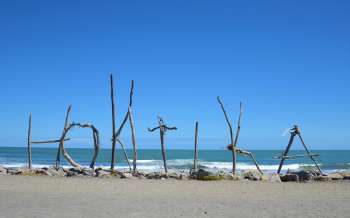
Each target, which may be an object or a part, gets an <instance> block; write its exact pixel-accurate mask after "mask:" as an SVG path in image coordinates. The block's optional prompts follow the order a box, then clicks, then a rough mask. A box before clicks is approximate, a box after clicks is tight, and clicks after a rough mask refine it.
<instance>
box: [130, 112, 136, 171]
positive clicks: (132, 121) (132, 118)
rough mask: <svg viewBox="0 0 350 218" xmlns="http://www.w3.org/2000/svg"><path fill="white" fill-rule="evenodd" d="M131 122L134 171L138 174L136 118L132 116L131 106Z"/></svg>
mask: <svg viewBox="0 0 350 218" xmlns="http://www.w3.org/2000/svg"><path fill="white" fill-rule="evenodd" d="M128 111H129V121H130V127H131V138H132V146H133V151H134V158H133V164H132V165H133V171H134V173H136V161H137V146H136V139H135V138H136V137H135V128H134V117H133V114H132V110H131V107H130V106H129V110H128Z"/></svg>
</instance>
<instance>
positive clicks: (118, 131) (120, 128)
mask: <svg viewBox="0 0 350 218" xmlns="http://www.w3.org/2000/svg"><path fill="white" fill-rule="evenodd" d="M133 96H134V80H131V88H130V94H129V107H132V103H133ZM128 118H129V111H127V112H126V114H125V116H124V119H123V121H122V123H121V124H120V127H119V128H118V130H117V132H115V133H114V134H115V137H116V138H118V137H119V136H120V134H121V133H122V130H123V128H124V126H125V124H126V122H127V121H128Z"/></svg>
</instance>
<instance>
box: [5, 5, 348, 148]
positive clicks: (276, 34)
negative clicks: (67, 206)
mask: <svg viewBox="0 0 350 218" xmlns="http://www.w3.org/2000/svg"><path fill="white" fill-rule="evenodd" d="M349 23H350V3H349V2H348V1H244V2H243V1H205V0H200V1H180V0H179V1H0V27H1V30H0V31H1V32H0V33H1V34H0V48H1V49H0V75H1V85H0V99H1V102H2V104H1V108H0V120H1V122H0V146H6V145H11V146H12V145H25V138H26V131H27V130H26V128H27V119H28V118H27V117H28V113H29V112H32V113H33V138H35V139H45V138H57V137H59V135H60V133H61V131H62V126H63V122H64V115H65V111H66V108H67V106H68V105H69V104H72V105H73V111H72V120H74V121H81V122H85V121H86V122H91V123H94V124H95V125H96V126H97V127H98V128H99V130H100V132H101V137H102V139H103V144H104V146H106V147H109V146H110V145H109V138H110V136H111V112H110V100H109V86H108V82H109V81H108V76H109V73H110V72H113V74H114V76H115V83H116V100H117V123H118V124H119V123H120V120H121V119H122V116H123V115H124V113H125V111H126V109H127V103H128V102H127V101H128V100H127V98H128V92H129V85H130V80H131V79H134V80H135V98H134V102H135V105H134V106H135V107H134V113H135V125H136V130H137V132H136V134H137V137H138V144H139V147H141V148H149V147H152V146H156V147H157V146H158V134H156V133H148V132H147V127H153V126H154V125H156V117H157V115H161V116H162V117H163V118H164V119H165V121H166V122H167V123H168V124H169V125H175V126H177V127H178V128H179V130H178V131H177V132H174V133H169V134H168V135H167V136H168V138H169V147H170V148H184V147H191V146H192V141H193V134H194V133H193V129H194V123H195V121H196V120H198V121H199V122H200V137H201V144H202V147H204V148H219V147H223V146H225V144H226V142H228V140H227V137H228V131H227V127H226V123H225V120H224V117H223V114H222V112H221V111H220V108H219V106H218V104H217V102H216V96H218V95H220V96H221V97H222V99H223V101H224V103H225V105H226V108H227V110H228V112H229V115H230V118H231V119H232V122H233V123H234V125H236V123H237V122H236V120H237V118H238V111H239V101H242V102H243V103H244V118H243V121H242V131H241V140H240V144H241V145H242V146H245V147H249V146H250V147H254V148H264V147H268V146H270V147H271V148H281V147H284V146H285V144H286V142H287V141H288V136H284V137H283V136H282V133H283V131H284V130H285V129H286V128H288V127H289V126H291V125H292V124H294V123H296V124H299V125H300V126H301V127H302V130H303V133H304V137H305V140H306V141H307V142H308V144H310V145H313V146H316V145H319V147H317V146H316V148H325V147H327V146H328V148H334V147H337V148H347V149H349V148H350V146H348V145H350V134H349V132H350V116H349V111H350V102H349V93H350V88H349V82H350V72H349V71H350V62H349V60H350V41H349V39H350V28H349ZM73 135H74V136H76V137H78V138H87V139H88V138H89V137H90V134H89V131H88V130H77V131H75V132H74V133H73ZM129 135H130V133H129V129H126V130H125V132H124V134H123V135H122V137H123V138H125V140H128V139H129V137H130V136H129ZM78 142H79V141H77V142H76V143H77V144H79V143H78ZM83 144H84V143H83ZM267 145H268V146H267Z"/></svg>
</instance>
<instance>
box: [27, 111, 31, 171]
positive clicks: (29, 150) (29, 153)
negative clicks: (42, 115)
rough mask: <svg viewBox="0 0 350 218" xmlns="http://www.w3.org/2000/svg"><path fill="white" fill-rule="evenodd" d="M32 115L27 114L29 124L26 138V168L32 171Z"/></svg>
mask: <svg viewBox="0 0 350 218" xmlns="http://www.w3.org/2000/svg"><path fill="white" fill-rule="evenodd" d="M31 137H32V113H30V114H29V123H28V137H27V146H28V148H27V149H28V168H29V169H32V145H31V140H32V138H31Z"/></svg>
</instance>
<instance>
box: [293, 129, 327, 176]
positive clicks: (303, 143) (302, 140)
mask: <svg viewBox="0 0 350 218" xmlns="http://www.w3.org/2000/svg"><path fill="white" fill-rule="evenodd" d="M298 136H299V139H300V141H301V144H302V145H303V146H304V149H305V151H306V153H307V155H308V156H309V157H310V159H311V160H312V161H313V162H314V163H315V165H316V168H317V169H318V171H319V172H320V173H321V175H323V172H322V170H321V168H320V167H319V166H318V164H317V162H316V160H315V159H314V157H313V156H312V154H311V153H310V151H309V149H308V148H307V147H306V144H305V142H304V139H303V137H301V135H300V132H299V134H298Z"/></svg>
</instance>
